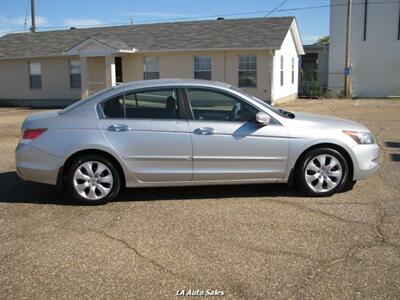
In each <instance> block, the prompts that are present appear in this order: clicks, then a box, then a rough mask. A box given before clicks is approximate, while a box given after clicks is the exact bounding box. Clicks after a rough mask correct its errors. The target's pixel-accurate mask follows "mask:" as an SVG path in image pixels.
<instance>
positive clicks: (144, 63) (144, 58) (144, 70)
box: [143, 56, 161, 80]
mask: <svg viewBox="0 0 400 300" xmlns="http://www.w3.org/2000/svg"><path fill="white" fill-rule="evenodd" d="M146 58H157V61H158V72H148V71H146ZM146 73H158V78H151V79H147V78H146ZM160 78H161V77H160V57H159V56H144V57H143V80H152V79H160Z"/></svg>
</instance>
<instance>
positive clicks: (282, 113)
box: [232, 86, 295, 119]
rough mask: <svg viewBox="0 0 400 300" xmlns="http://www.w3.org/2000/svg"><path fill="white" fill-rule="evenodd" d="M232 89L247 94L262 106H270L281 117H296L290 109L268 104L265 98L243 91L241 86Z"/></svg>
mask: <svg viewBox="0 0 400 300" xmlns="http://www.w3.org/2000/svg"><path fill="white" fill-rule="evenodd" d="M232 89H233V90H235V91H237V92H239V93H241V94H244V95H246V96H247V97H249V98H251V99H253V100H254V101H256V102H257V103H258V104H260V105H261V106H264V107H266V108H268V109H269V110H272V111H273V112H274V113H276V114H277V115H279V116H281V117H284V118H289V119H294V118H295V115H294V113H292V112H290V111H286V110H283V109H279V108H276V107H275V106H272V105H271V104H268V103H267V102H265V101H263V100H261V99H259V98H257V97H254V96H252V95H250V94H248V93H246V92H245V91H243V90H241V89H239V88H236V87H234V86H232Z"/></svg>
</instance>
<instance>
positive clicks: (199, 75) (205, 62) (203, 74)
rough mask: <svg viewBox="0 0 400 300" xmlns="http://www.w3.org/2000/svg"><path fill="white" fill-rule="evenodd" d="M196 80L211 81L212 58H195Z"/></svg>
mask: <svg viewBox="0 0 400 300" xmlns="http://www.w3.org/2000/svg"><path fill="white" fill-rule="evenodd" d="M194 78H195V79H206V80H211V57H210V56H195V57H194Z"/></svg>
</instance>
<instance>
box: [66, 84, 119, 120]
mask: <svg viewBox="0 0 400 300" xmlns="http://www.w3.org/2000/svg"><path fill="white" fill-rule="evenodd" d="M112 89H113V88H109V89H105V90H101V91H100V92H97V93H95V94H93V95H91V96H89V97H87V98H84V99H81V100H79V101H77V102H75V103H73V104H71V105H69V106H67V107H66V108H64V109H63V110H60V111H59V112H58V113H59V114H60V115H62V114H65V113H66V112H69V111H71V110H73V109H74V108H76V107H78V106H80V105H82V104H83V103H86V102H87V101H89V100H91V99H93V98H96V97H98V96H101V95H103V94H105V93H107V92H109V91H110V90H112Z"/></svg>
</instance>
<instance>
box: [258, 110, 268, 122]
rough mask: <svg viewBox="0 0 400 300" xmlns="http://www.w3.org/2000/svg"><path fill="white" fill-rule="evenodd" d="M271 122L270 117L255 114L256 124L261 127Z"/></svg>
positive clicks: (263, 113) (264, 114)
mask: <svg viewBox="0 0 400 300" xmlns="http://www.w3.org/2000/svg"><path fill="white" fill-rule="evenodd" d="M270 121H271V117H270V116H269V115H267V114H266V113H265V112H261V111H260V112H258V113H257V114H256V122H257V123H258V124H261V125H267V124H268V123H269V122H270Z"/></svg>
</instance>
